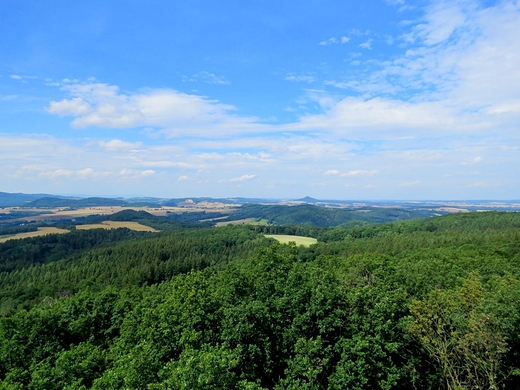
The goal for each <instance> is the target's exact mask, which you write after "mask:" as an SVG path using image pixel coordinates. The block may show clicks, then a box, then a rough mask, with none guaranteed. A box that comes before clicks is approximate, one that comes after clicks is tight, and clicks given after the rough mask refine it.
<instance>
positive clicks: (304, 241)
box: [264, 234, 318, 246]
mask: <svg viewBox="0 0 520 390" xmlns="http://www.w3.org/2000/svg"><path fill="white" fill-rule="evenodd" d="M264 236H265V237H267V238H274V239H275V240H276V241H278V242H280V243H282V244H288V243H290V242H294V243H295V244H296V245H303V246H311V245H312V244H316V243H317V242H318V240H316V239H315V238H312V237H303V236H289V235H286V234H264Z"/></svg>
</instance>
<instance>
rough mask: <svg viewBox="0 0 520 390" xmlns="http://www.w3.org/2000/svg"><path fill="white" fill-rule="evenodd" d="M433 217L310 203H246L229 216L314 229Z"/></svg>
mask: <svg viewBox="0 0 520 390" xmlns="http://www.w3.org/2000/svg"><path fill="white" fill-rule="evenodd" d="M433 215H435V214H434V212H433V211H430V210H412V209H400V208H383V207H365V208H362V209H351V208H330V207H320V206H315V205H311V204H302V205H297V206H284V205H260V204H245V205H243V206H242V207H240V208H239V209H237V210H236V211H234V212H233V213H232V214H230V216H229V220H230V221H231V220H240V219H245V218H257V219H266V220H267V221H268V223H269V224H272V225H284V226H288V225H305V226H316V227H333V226H356V225H364V224H367V223H385V222H393V221H403V220H407V219H413V218H424V217H431V216H433Z"/></svg>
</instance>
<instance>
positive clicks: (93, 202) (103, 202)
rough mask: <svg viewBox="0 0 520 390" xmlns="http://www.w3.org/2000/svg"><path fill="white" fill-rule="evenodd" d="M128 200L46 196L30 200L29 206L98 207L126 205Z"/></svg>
mask: <svg viewBox="0 0 520 390" xmlns="http://www.w3.org/2000/svg"><path fill="white" fill-rule="evenodd" d="M126 205H128V202H126V201H124V200H122V199H114V198H81V199H70V198H58V197H44V198H41V199H37V200H34V201H32V202H29V203H28V204H27V206H31V207H96V206H126Z"/></svg>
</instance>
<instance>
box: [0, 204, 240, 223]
mask: <svg viewBox="0 0 520 390" xmlns="http://www.w3.org/2000/svg"><path fill="white" fill-rule="evenodd" d="M205 206H206V208H204V207H202V206H192V207H190V206H189V205H188V206H186V207H169V206H163V207H127V206H98V207H83V208H78V209H70V208H68V207H55V208H28V207H24V208H20V207H5V208H0V214H10V213H11V212H15V211H18V212H19V211H25V212H35V213H39V214H38V215H31V216H26V217H21V218H15V219H11V220H10V222H31V221H36V222H39V221H59V220H66V219H74V218H79V217H88V216H90V215H110V214H115V213H118V212H120V211H123V210H135V211H146V212H147V213H150V214H153V215H156V216H160V217H164V216H166V215H167V214H168V213H175V214H180V213H189V212H201V211H204V210H206V211H212V212H221V213H231V211H232V209H231V208H229V207H224V206H221V205H220V204H216V205H213V207H210V205H209V204H207V205H205Z"/></svg>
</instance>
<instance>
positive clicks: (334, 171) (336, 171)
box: [324, 169, 339, 176]
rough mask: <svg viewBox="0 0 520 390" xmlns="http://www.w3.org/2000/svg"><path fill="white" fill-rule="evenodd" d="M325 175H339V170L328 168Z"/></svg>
mask: <svg viewBox="0 0 520 390" xmlns="http://www.w3.org/2000/svg"><path fill="white" fill-rule="evenodd" d="M324 175H325V176H336V175H339V171H338V170H337V169H329V170H328V171H325V173H324Z"/></svg>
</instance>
